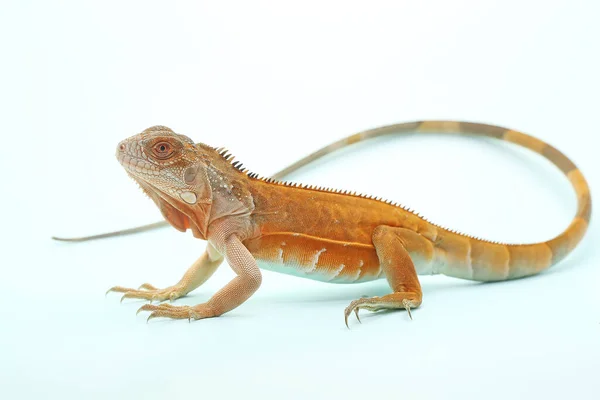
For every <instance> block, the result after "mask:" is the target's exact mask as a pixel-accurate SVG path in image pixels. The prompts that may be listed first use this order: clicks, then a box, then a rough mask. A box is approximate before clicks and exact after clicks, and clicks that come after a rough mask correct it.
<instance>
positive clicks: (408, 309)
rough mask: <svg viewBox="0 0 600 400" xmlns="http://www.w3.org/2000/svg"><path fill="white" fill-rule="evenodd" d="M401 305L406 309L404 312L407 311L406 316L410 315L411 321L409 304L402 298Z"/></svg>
mask: <svg viewBox="0 0 600 400" xmlns="http://www.w3.org/2000/svg"><path fill="white" fill-rule="evenodd" d="M402 305H404V308H405V309H406V312H408V316H409V317H410V320H411V321H412V319H413V317H412V314H411V312H410V304H408V301H407V300H402Z"/></svg>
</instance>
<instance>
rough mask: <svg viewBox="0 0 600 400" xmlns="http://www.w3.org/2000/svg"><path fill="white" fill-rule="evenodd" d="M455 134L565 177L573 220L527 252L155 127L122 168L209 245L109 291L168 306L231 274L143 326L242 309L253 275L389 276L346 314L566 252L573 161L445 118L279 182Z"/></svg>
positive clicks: (513, 271) (123, 149)
mask: <svg viewBox="0 0 600 400" xmlns="http://www.w3.org/2000/svg"><path fill="white" fill-rule="evenodd" d="M407 132H418V133H452V134H469V135H475V136H487V137H493V138H497V139H501V140H505V141H509V142H512V143H516V144H519V145H521V146H524V147H527V148H529V149H531V150H533V151H535V152H537V153H539V154H541V155H543V156H544V157H546V158H547V159H548V160H550V161H551V162H552V163H554V164H555V165H556V166H557V167H558V168H559V169H560V170H562V172H563V173H564V174H565V175H566V176H567V178H568V179H569V180H570V182H571V183H572V185H573V188H574V189H575V192H576V194H577V199H578V208H577V213H576V215H575V217H574V219H573V221H572V222H571V224H570V225H569V227H568V228H567V229H566V230H565V231H564V232H563V233H561V234H560V235H558V236H557V237H556V238H554V239H551V240H549V241H546V242H540V243H534V244H501V243H494V242H490V241H486V240H482V239H477V238H473V237H470V236H467V235H463V234H460V233H456V232H453V231H450V230H447V229H444V228H441V227H439V226H437V225H435V224H433V223H431V222H428V221H427V220H425V219H423V218H422V217H420V216H418V215H417V214H415V213H413V212H411V211H408V210H406V209H404V208H402V207H401V206H398V205H395V204H392V203H390V202H387V201H383V200H379V199H374V198H371V197H367V196H363V195H357V194H351V193H347V192H341V191H336V190H330V189H322V188H314V187H307V186H303V185H296V184H290V183H284V182H281V181H278V180H275V179H272V178H260V177H258V176H257V175H256V174H253V173H249V172H247V171H246V170H244V169H242V168H241V166H240V165H238V164H237V163H232V162H231V158H230V156H229V155H228V154H227V153H226V152H225V151H221V150H219V149H215V148H212V147H209V146H207V145H204V144H194V143H193V142H192V141H191V140H190V139H189V138H187V137H185V136H182V135H178V134H175V133H173V132H172V131H171V130H170V129H168V128H166V127H162V126H157V127H152V128H149V129H147V130H146V131H144V132H142V133H141V134H139V135H136V136H133V137H131V138H129V139H127V140H125V141H124V142H122V143H121V144H120V145H119V148H118V150H117V157H118V158H119V160H120V162H121V163H122V165H123V166H124V168H125V169H126V170H127V172H128V173H129V175H131V176H132V177H133V178H134V179H135V180H136V181H137V182H138V183H139V184H140V186H141V187H142V189H143V190H144V191H145V192H146V193H147V194H148V195H149V196H150V198H152V199H153V200H154V202H155V203H156V204H157V206H158V207H159V208H160V209H161V211H162V213H163V216H164V217H165V219H166V220H167V221H168V222H169V223H170V224H171V225H172V226H174V227H175V228H177V229H178V230H180V231H185V230H187V229H191V230H192V232H193V234H194V236H195V237H197V238H200V239H204V240H207V241H208V246H207V250H206V252H205V254H203V255H202V257H201V258H200V259H199V260H198V261H197V262H196V263H195V264H194V265H193V266H192V267H191V268H190V269H189V270H188V272H187V273H186V274H185V276H184V277H183V278H182V279H181V280H180V282H178V283H177V284H176V285H174V286H171V287H169V288H166V289H156V288H154V287H153V286H151V285H149V284H145V285H143V286H142V288H140V289H139V290H135V289H130V288H124V287H114V288H111V289H110V290H112V291H117V292H123V293H125V294H124V296H123V297H124V298H126V297H131V298H144V299H149V300H152V299H157V300H166V299H171V300H173V299H175V298H178V297H181V296H183V295H185V294H187V293H189V292H190V291H192V290H194V289H195V288H197V287H198V286H199V285H201V284H202V283H203V282H204V281H206V280H207V279H208V278H209V277H210V276H211V275H212V273H213V272H214V271H215V270H216V268H217V267H218V265H219V264H220V263H221V261H222V260H223V259H227V261H228V263H229V264H230V265H231V267H232V268H233V270H234V271H235V272H236V274H237V277H236V278H234V279H233V280H232V281H231V282H230V283H229V284H228V285H226V286H225V287H224V288H223V289H221V290H220V291H219V292H217V293H216V294H215V295H214V296H213V297H212V298H211V299H210V300H209V301H208V302H206V303H203V304H200V305H197V306H193V307H192V306H174V305H170V304H159V305H152V304H147V305H144V306H142V308H141V309H140V310H146V311H151V312H152V313H151V315H150V317H149V318H154V317H170V318H186V319H189V318H194V319H201V318H207V317H214V316H218V315H221V314H223V313H225V312H227V311H230V310H232V309H233V308H235V307H237V306H239V305H240V304H242V303H243V302H244V301H245V300H246V299H248V298H249V297H250V296H251V295H252V294H253V293H254V292H255V291H256V290H257V289H258V287H259V286H260V283H261V279H262V278H261V273H260V270H259V267H260V268H264V269H269V270H274V271H278V272H282V273H287V274H292V275H296V276H301V277H305V278H310V279H316V280H320V281H326V282H332V283H357V282H366V281H370V280H374V279H382V278H386V279H387V281H388V283H389V285H390V287H391V293H390V294H388V295H385V296H381V297H372V298H361V299H358V300H355V301H353V302H352V303H351V304H350V305H349V306H348V307H347V308H346V310H345V318H346V323H347V318H348V315H349V314H350V313H351V312H352V311H354V312H356V315H357V316H358V310H359V309H367V310H372V311H374V310H379V309H390V308H403V309H406V310H408V311H409V313H410V309H411V308H415V307H418V306H419V305H420V304H421V301H422V292H421V287H420V284H419V280H418V277H417V275H418V274H426V275H430V274H444V275H447V276H452V277H457V278H463V279H470V280H477V281H501V280H508V279H514V278H520V277H524V276H528V275H533V274H536V273H538V272H540V271H543V270H545V269H547V268H548V267H550V266H552V265H554V264H556V263H557V262H558V261H560V260H561V259H563V258H564V257H565V256H566V255H567V254H568V253H569V252H571V251H572V250H573V249H574V248H575V246H576V245H577V243H578V242H579V241H580V240H581V238H582V237H583V235H584V233H585V232H586V230H587V227H588V223H589V220H590V216H591V198H590V191H589V188H588V186H587V183H586V181H585V179H584V177H583V175H582V174H581V172H580V171H579V170H578V169H577V168H576V167H575V165H574V164H573V163H572V162H571V161H570V160H569V159H568V158H566V157H565V156H564V155H563V154H562V153H561V152H559V151H558V150H556V149H555V148H554V147H552V146H550V145H548V144H546V143H544V142H542V141H540V140H538V139H536V138H533V137H531V136H528V135H526V134H523V133H520V132H516V131H513V130H507V129H504V128H501V127H497V126H491V125H484V124H475V123H463V122H454V121H424V122H413V123H405V124H398V125H392V126H387V127H382V128H378V129H374V130H370V131H365V132H361V133H358V134H356V135H352V136H349V137H347V138H345V139H342V140H340V141H338V142H336V143H333V144H331V145H329V146H327V147H325V148H323V149H321V150H319V151H318V152H315V153H313V154H311V155H310V156H308V157H306V158H304V159H302V160H300V161H299V162H297V163H296V164H293V165H292V166H290V167H289V168H288V169H286V170H284V171H282V172H281V173H280V174H279V175H281V176H282V175H285V174H286V173H288V172H290V171H291V170H295V169H297V168H299V167H300V166H302V165H305V164H307V163H309V162H311V161H313V160H315V159H316V158H319V157H321V156H323V155H325V154H328V153H330V152H332V151H334V150H336V149H338V148H341V147H344V146H347V145H350V144H353V143H356V142H359V141H363V140H366V139H369V138H373V137H377V136H381V135H387V134H392V133H407Z"/></svg>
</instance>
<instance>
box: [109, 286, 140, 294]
mask: <svg viewBox="0 0 600 400" xmlns="http://www.w3.org/2000/svg"><path fill="white" fill-rule="evenodd" d="M132 290H135V289H131V288H126V287H123V286H113V287H111V288H110V289H108V290H107V291H106V293H105V294H104V295H105V296H106V295H107V294H109V293H110V292H117V293H126V292H131V291H132Z"/></svg>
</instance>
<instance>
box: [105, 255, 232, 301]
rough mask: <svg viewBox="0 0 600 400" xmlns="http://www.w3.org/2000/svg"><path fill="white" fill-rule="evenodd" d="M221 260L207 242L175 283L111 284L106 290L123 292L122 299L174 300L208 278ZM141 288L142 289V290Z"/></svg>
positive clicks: (220, 256) (221, 257)
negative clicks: (164, 284)
mask: <svg viewBox="0 0 600 400" xmlns="http://www.w3.org/2000/svg"><path fill="white" fill-rule="evenodd" d="M222 261H223V256H222V255H221V254H219V253H218V252H217V251H216V250H215V249H214V247H213V246H212V245H211V244H208V246H207V248H206V251H205V252H204V254H202V256H201V257H200V258H199V259H198V260H197V261H196V262H195V263H194V264H193V265H192V266H191V267H190V268H189V269H188V270H187V271H186V273H185V274H184V275H183V277H182V278H181V279H180V280H179V282H177V283H176V284H175V285H172V286H169V287H166V288H164V289H159V288H156V287H154V286H153V285H151V284H149V283H144V284H143V285H142V286H140V288H139V289H133V288H127V287H123V286H113V287H112V288H110V289H108V291H107V292H106V293H108V292H118V293H124V294H123V297H121V301H123V299H127V298H130V299H145V300H150V301H154V300H156V301H165V300H171V301H173V300H175V299H178V298H180V297H182V296H185V295H186V294H188V293H189V292H191V291H192V290H194V289H196V288H197V287H199V286H200V285H202V284H203V283H204V282H206V281H207V280H208V278H210V277H211V276H212V274H213V273H214V272H215V270H216V269H217V267H218V266H219V265H220V264H221V262H222ZM142 289H143V290H142Z"/></svg>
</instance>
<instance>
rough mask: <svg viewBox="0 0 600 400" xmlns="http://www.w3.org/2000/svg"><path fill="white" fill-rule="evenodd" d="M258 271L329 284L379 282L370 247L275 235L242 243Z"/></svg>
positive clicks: (373, 255) (374, 255) (373, 253)
mask: <svg viewBox="0 0 600 400" xmlns="http://www.w3.org/2000/svg"><path fill="white" fill-rule="evenodd" d="M244 245H245V246H246V247H247V248H248V250H249V251H250V252H251V253H252V255H253V256H254V258H255V259H256V261H257V263H258V266H259V267H260V268H263V269H266V270H270V271H276V272H281V273H284V274H289V275H294V276H298V277H303V278H308V279H313V280H318V281H323V282H332V283H356V282H367V281H371V280H374V279H378V278H382V277H383V272H382V270H381V268H380V266H379V259H378V258H377V253H376V252H375V248H374V247H373V246H372V245H365V244H362V243H351V242H340V241H335V240H330V239H323V238H318V237H314V236H309V235H305V234H299V233H290V232H277V233H269V234H265V235H262V236H260V237H258V238H253V239H250V240H247V241H245V242H244Z"/></svg>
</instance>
